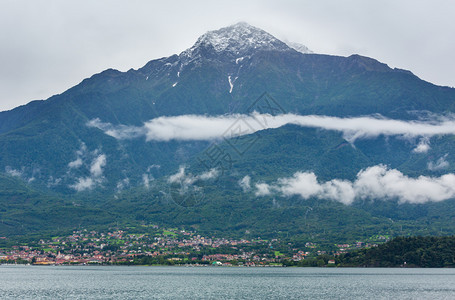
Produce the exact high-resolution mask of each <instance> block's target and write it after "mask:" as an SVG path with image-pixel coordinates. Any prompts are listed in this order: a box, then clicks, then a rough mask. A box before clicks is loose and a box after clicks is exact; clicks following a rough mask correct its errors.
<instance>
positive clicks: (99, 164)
mask: <svg viewBox="0 0 455 300" xmlns="http://www.w3.org/2000/svg"><path fill="white" fill-rule="evenodd" d="M105 166H106V155H104V154H101V155H99V156H98V157H97V158H95V159H94V160H93V162H92V165H91V166H90V174H91V175H92V176H93V177H101V176H102V175H103V167H105Z"/></svg>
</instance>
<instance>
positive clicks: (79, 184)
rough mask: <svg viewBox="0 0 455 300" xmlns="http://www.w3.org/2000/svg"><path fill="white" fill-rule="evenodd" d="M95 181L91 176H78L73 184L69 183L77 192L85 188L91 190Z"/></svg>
mask: <svg viewBox="0 0 455 300" xmlns="http://www.w3.org/2000/svg"><path fill="white" fill-rule="evenodd" d="M95 185H96V181H95V180H93V178H91V177H85V178H78V179H77V181H76V183H75V184H73V185H70V187H72V188H73V189H75V190H76V191H78V192H82V191H85V190H91V189H93V188H94V187H95Z"/></svg>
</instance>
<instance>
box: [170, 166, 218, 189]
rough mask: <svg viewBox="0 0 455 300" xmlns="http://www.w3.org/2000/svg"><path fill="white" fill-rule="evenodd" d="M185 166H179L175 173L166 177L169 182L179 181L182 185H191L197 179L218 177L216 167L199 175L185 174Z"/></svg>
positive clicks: (205, 179) (204, 179) (203, 179)
mask: <svg viewBox="0 0 455 300" xmlns="http://www.w3.org/2000/svg"><path fill="white" fill-rule="evenodd" d="M185 169H186V167H185V166H180V167H179V170H178V172H177V173H175V174H174V175H170V176H169V177H168V182H169V183H181V184H182V185H191V184H193V183H194V182H196V181H198V180H202V181H207V180H210V179H214V178H216V177H218V175H219V171H218V170H217V169H215V168H214V169H210V170H208V171H206V172H203V173H201V174H200V175H193V174H191V173H189V174H186V172H185Z"/></svg>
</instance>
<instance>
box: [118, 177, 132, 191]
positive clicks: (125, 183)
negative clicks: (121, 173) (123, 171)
mask: <svg viewBox="0 0 455 300" xmlns="http://www.w3.org/2000/svg"><path fill="white" fill-rule="evenodd" d="M129 185H130V179H129V178H124V179H122V180H120V181H119V182H117V192H120V191H122V190H123V189H125V188H126V187H127V186H129Z"/></svg>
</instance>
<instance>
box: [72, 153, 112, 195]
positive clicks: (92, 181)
mask: <svg viewBox="0 0 455 300" xmlns="http://www.w3.org/2000/svg"><path fill="white" fill-rule="evenodd" d="M98 152H99V151H95V152H94V153H98ZM105 166H106V155H105V154H99V155H98V156H96V157H95V158H94V159H93V161H92V163H91V165H90V176H87V177H80V178H77V179H76V183H74V184H72V185H70V187H71V188H73V189H75V190H76V191H78V192H81V191H85V190H91V189H93V188H94V187H96V186H97V185H98V184H101V183H102V182H103V180H104V176H103V168H104V167H105Z"/></svg>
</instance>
